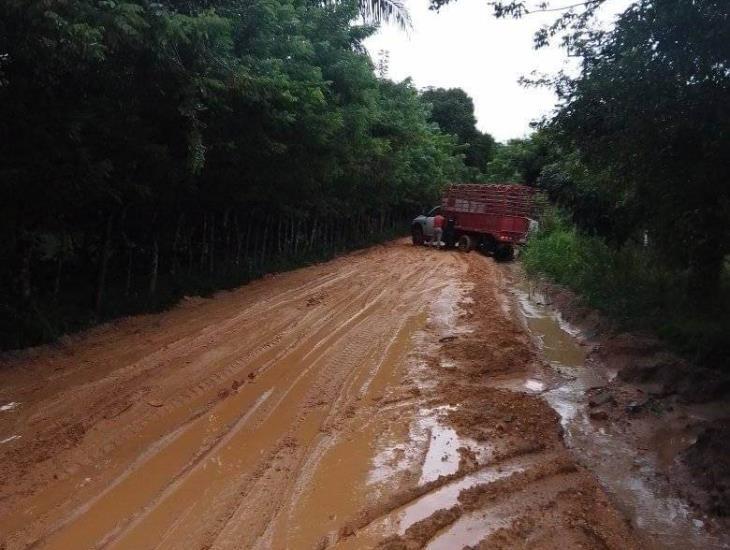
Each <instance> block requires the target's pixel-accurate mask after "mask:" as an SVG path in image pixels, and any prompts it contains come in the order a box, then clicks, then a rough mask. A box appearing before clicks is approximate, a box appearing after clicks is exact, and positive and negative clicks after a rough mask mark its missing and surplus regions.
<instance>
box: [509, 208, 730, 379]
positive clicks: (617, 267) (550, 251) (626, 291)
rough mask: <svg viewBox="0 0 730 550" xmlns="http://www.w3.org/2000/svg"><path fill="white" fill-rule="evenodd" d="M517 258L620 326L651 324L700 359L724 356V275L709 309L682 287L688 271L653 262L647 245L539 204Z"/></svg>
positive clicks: (728, 318)
mask: <svg viewBox="0 0 730 550" xmlns="http://www.w3.org/2000/svg"><path fill="white" fill-rule="evenodd" d="M522 258H523V264H524V266H525V268H526V270H527V272H528V274H530V275H531V276H533V277H538V276H542V275H546V276H547V277H548V278H549V279H551V280H553V281H554V282H556V283H558V284H560V285H564V286H566V287H569V288H571V289H573V290H574V291H576V292H577V293H579V295H580V296H581V297H582V298H583V299H584V300H585V302H586V303H587V305H589V306H591V307H593V308H597V309H599V310H601V311H603V312H604V313H605V314H606V315H608V316H609V317H610V318H611V319H613V320H615V321H616V322H617V323H618V324H619V325H620V326H621V327H623V328H628V329H634V330H637V329H639V330H652V331H654V332H656V333H657V334H659V335H660V336H662V337H664V338H665V339H666V340H667V342H668V343H669V344H670V345H672V346H673V347H674V348H675V349H677V350H678V351H680V352H682V353H685V354H687V355H690V356H691V357H692V358H694V359H695V360H697V361H701V362H703V363H705V364H707V365H713V366H718V367H721V366H723V365H724V364H725V363H726V361H727V360H728V358H730V344H729V343H730V307H729V306H730V280H725V281H724V284H723V285H722V289H721V291H720V292H719V293H718V294H716V295H715V300H716V301H717V306H718V307H717V308H714V309H713V310H711V311H708V310H707V309H706V308H705V307H703V306H702V304H699V303H697V302H696V301H695V300H693V299H691V298H689V297H687V294H686V293H685V292H684V289H685V288H686V287H687V285H688V277H687V274H686V273H683V272H678V271H676V270H672V269H670V268H668V267H667V266H666V265H665V264H662V263H661V262H658V261H657V258H656V256H655V254H654V253H653V252H652V250H651V249H650V248H649V247H645V246H642V245H638V244H635V243H626V244H624V245H622V246H620V247H617V246H615V245H609V244H608V243H607V242H606V241H605V240H604V239H602V238H601V237H597V236H593V235H587V234H585V233H583V232H581V231H579V230H578V229H576V227H575V226H573V225H572V224H571V223H570V221H569V216H568V215H567V214H566V213H564V212H561V211H559V210H556V209H555V208H548V209H546V211H545V213H544V215H543V218H542V220H541V230H540V232H539V233H538V234H537V235H535V236H533V237H532V238H531V240H530V242H529V243H528V245H527V247H525V249H524V251H523V255H522ZM725 277H726V279H730V273H728V271H727V270H726V272H725Z"/></svg>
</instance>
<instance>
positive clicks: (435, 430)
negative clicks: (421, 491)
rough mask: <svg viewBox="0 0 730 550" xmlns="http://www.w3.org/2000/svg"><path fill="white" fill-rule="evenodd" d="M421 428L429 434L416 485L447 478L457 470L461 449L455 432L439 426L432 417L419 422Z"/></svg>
mask: <svg viewBox="0 0 730 550" xmlns="http://www.w3.org/2000/svg"><path fill="white" fill-rule="evenodd" d="M420 424H421V428H422V429H425V430H426V431H427V433H429V434H430V437H429V442H428V451H427V452H426V458H425V459H424V461H423V466H422V468H421V479H419V481H418V484H419V485H423V484H424V483H428V482H429V481H433V480H435V479H438V478H439V476H447V475H451V474H453V473H456V471H457V470H458V469H459V453H458V452H457V449H458V448H459V447H461V444H460V443H459V436H458V435H457V434H456V430H454V429H453V428H449V427H446V426H442V425H441V424H439V423H438V422H437V421H436V420H435V419H434V418H433V417H425V418H423V419H422V420H421V421H420Z"/></svg>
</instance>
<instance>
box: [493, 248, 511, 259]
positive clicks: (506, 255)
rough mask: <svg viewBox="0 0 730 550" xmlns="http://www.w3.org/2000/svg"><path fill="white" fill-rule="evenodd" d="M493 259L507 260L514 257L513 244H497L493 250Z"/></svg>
mask: <svg viewBox="0 0 730 550" xmlns="http://www.w3.org/2000/svg"><path fill="white" fill-rule="evenodd" d="M494 259H495V260H497V261H498V262H509V261H512V260H514V259H515V249H514V247H513V246H509V245H502V246H498V247H497V249H496V250H495V251H494Z"/></svg>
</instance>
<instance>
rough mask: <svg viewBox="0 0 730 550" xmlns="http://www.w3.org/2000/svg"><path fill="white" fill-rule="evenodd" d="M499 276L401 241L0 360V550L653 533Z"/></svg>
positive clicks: (644, 542) (587, 544) (575, 542)
mask: <svg viewBox="0 0 730 550" xmlns="http://www.w3.org/2000/svg"><path fill="white" fill-rule="evenodd" d="M507 284H508V281H507V279H506V278H505V276H504V271H503V269H502V268H500V267H499V266H498V265H496V264H495V263H494V262H493V261H492V260H491V259H489V258H485V257H483V256H480V255H477V254H469V255H465V254H459V253H456V252H441V251H434V250H430V249H425V248H416V247H412V246H410V245H408V244H406V243H405V242H404V241H398V242H394V243H390V244H388V245H385V246H379V247H375V248H372V249H369V250H367V251H363V252H359V253H354V254H350V255H348V256H345V257H342V258H339V259H337V260H334V261H332V262H329V263H326V264H321V265H317V266H313V267H309V268H305V269H300V270H297V271H293V272H290V273H286V274H282V275H275V276H270V277H267V278H265V279H263V280H261V281H258V282H255V283H252V284H250V285H247V286H245V287H243V288H240V289H238V290H236V291H232V292H222V293H219V294H218V295H216V296H215V297H214V298H212V299H191V300H187V301H186V302H185V303H183V304H182V305H180V306H179V307H176V308H175V309H173V310H171V311H169V312H166V313H163V314H158V315H149V316H141V317H135V318H129V319H124V320H121V321H118V322H115V323H112V324H109V325H105V326H103V327H99V328H98V329H95V330H92V331H89V332H87V333H85V334H82V335H78V336H75V337H72V338H66V339H65V340H64V341H63V342H62V343H60V344H57V345H55V346H49V347H44V348H39V349H36V350H31V351H28V352H25V353H23V354H21V355H20V356H15V357H6V358H5V359H3V364H2V365H0V373H2V380H3V383H2V386H1V387H0V464H1V466H0V548H4V549H17V548H27V547H34V548H56V549H81V548H126V549H134V550H137V549H148V548H149V549H152V548H155V549H163V548H171V549H184V548H191V549H196V550H198V549H201V548H211V549H212V548H262V549H263V548H267V549H268V548H276V549H279V548H282V549H283V548H292V549H300V548H301V549H309V548H320V549H321V548H329V547H337V548H343V549H345V548H375V547H379V548H388V549H396V548H422V547H428V548H433V549H438V548H449V549H450V548H462V547H474V548H561V549H567V548H611V549H613V548H615V549H622V550H623V549H631V548H639V547H640V546H649V547H651V546H652V540H651V538H650V537H649V538H647V537H646V536H645V535H644V534H642V533H641V532H639V531H637V530H635V529H634V528H633V527H632V526H631V518H630V517H627V513H630V512H627V511H626V510H623V511H621V510H620V509H619V508H618V507H617V505H616V502H615V501H614V499H613V498H612V497H610V496H607V493H606V491H605V490H604V489H603V488H602V485H601V484H600V483H599V482H598V481H597V478H596V477H595V476H594V474H593V473H592V472H591V471H589V470H587V469H586V468H584V467H583V466H581V465H580V464H578V463H577V461H576V458H575V453H574V452H572V451H571V450H570V449H568V447H567V446H566V443H565V441H564V435H563V433H564V429H565V415H563V414H562V412H561V413H560V414H558V412H560V403H558V402H557V401H556V402H555V403H553V406H552V407H551V404H550V403H549V400H546V399H545V398H543V396H542V393H543V390H544V389H545V388H549V387H558V380H559V379H560V376H559V374H551V372H552V371H550V370H549V369H546V368H545V365H546V363H545V361H544V359H543V356H547V355H549V350H546V349H544V346H543V347H541V346H540V345H537V344H536V342H535V337H534V334H531V333H530V330H529V328H530V327H528V326H526V325H524V324H522V323H521V322H520V320H519V316H518V315H517V313H516V302H515V300H514V299H513V298H512V297H511V296H510V295H509V293H508V292H507V288H506V287H507ZM571 349H572V348H571ZM558 351H559V350H558ZM570 353H574V354H576V357H573V358H572V359H571V357H572V356H570V357H567V358H565V359H566V361H567V362H568V363H570V361H571V360H574V361H577V362H580V361H582V357H581V353H580V352H569V355H570ZM548 361H550V359H549V358H548ZM555 410H558V412H555Z"/></svg>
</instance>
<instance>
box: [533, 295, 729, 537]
mask: <svg viewBox="0 0 730 550" xmlns="http://www.w3.org/2000/svg"><path fill="white" fill-rule="evenodd" d="M533 285H534V286H533V288H534V290H535V292H536V293H537V294H538V295H539V296H540V299H542V300H544V301H546V302H549V303H550V305H551V307H553V308H555V309H556V310H558V311H560V312H561V314H562V315H563V316H564V317H565V318H566V319H567V320H568V321H570V322H571V323H572V324H573V325H575V326H577V327H580V328H581V329H582V332H583V334H584V335H586V336H587V343H588V344H589V347H590V350H591V351H590V353H589V355H588V362H589V363H590V364H594V365H598V366H600V368H602V369H605V370H607V371H608V372H609V373H610V375H611V378H612V379H611V380H610V382H609V383H608V384H607V385H606V386H605V387H602V388H596V389H594V390H593V392H592V394H591V398H590V402H591V407H592V409H593V412H592V416H593V417H594V418H596V419H599V420H604V421H606V422H610V423H611V424H613V425H614V426H616V427H617V428H618V429H620V430H622V431H623V432H624V433H625V435H626V438H627V440H630V441H632V443H633V445H635V446H636V448H638V449H639V450H640V451H642V452H643V453H644V454H646V455H650V456H651V458H652V462H653V465H654V466H655V469H656V471H657V476H658V477H660V478H661V479H660V480H659V482H660V483H661V484H663V485H665V486H667V487H669V488H670V490H671V491H673V492H676V493H677V494H678V495H680V496H681V497H683V498H685V499H686V500H687V501H688V502H689V503H691V505H692V506H693V507H694V508H695V510H696V511H697V513H698V514H699V515H701V516H704V517H705V518H706V519H707V520H709V521H710V523H711V525H710V526H709V527H710V528H711V529H712V528H713V526H714V528H717V529H722V530H724V531H726V532H727V531H729V530H730V458H729V457H730V443H728V442H730V375H728V374H727V373H723V372H719V371H717V370H713V369H708V368H705V367H702V366H701V365H697V364H693V363H692V362H690V361H688V360H686V359H684V358H682V357H679V356H677V355H676V354H674V353H672V352H671V351H669V350H668V349H667V345H666V344H665V343H664V342H662V341H660V340H659V339H657V338H656V337H653V336H651V335H648V334H642V333H631V332H623V331H620V330H619V329H618V328H617V327H616V326H615V324H612V323H610V322H608V321H607V320H606V319H605V318H603V317H602V316H601V315H600V314H598V313H597V312H596V311H594V310H591V309H589V308H587V307H585V306H584V305H583V304H582V303H581V301H580V299H579V297H577V296H576V295H575V294H573V293H572V292H570V291H569V290H566V289H563V288H560V287H557V286H555V285H552V284H550V283H547V282H544V281H541V282H539V283H536V284H535V283H533Z"/></svg>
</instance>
